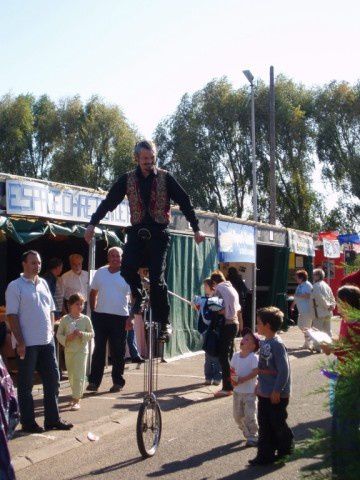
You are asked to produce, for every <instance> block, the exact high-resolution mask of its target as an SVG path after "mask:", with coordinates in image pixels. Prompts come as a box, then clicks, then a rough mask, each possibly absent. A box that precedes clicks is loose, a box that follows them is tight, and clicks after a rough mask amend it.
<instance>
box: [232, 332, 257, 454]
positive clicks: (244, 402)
mask: <svg viewBox="0 0 360 480" xmlns="http://www.w3.org/2000/svg"><path fill="white" fill-rule="evenodd" d="M241 335H242V340H241V342H240V352H236V353H234V355H233V357H232V359H231V362H230V367H231V383H232V385H233V387H234V390H233V395H234V397H233V412H234V420H235V422H236V423H237V424H238V425H239V428H240V429H241V430H242V431H243V433H244V437H245V438H246V446H247V447H254V446H256V445H257V437H258V428H259V427H258V423H257V420H256V403H257V402H256V395H255V387H256V376H257V367H258V361H259V357H258V356H257V355H256V354H255V352H257V351H258V350H259V338H258V337H257V335H255V334H254V333H252V331H251V329H250V328H244V330H243V331H242V333H241Z"/></svg>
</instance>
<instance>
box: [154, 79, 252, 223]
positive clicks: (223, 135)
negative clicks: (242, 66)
mask: <svg viewBox="0 0 360 480" xmlns="http://www.w3.org/2000/svg"><path fill="white" fill-rule="evenodd" d="M248 97H249V96H248V92H247V89H240V90H234V89H233V88H232V86H231V85H230V83H229V82H228V81H227V80H226V79H225V78H223V79H220V80H214V81H212V82H210V83H208V84H207V85H206V86H205V87H204V88H203V89H202V90H200V91H198V92H196V93H194V94H193V95H192V96H190V95H187V94H186V95H184V96H183V98H182V100H181V102H180V105H179V106H178V108H177V110H176V112H175V113H174V115H172V116H171V117H169V118H168V119H166V120H165V121H163V122H162V123H161V124H160V125H159V126H158V128H157V130H156V132H155V141H156V143H157V145H158V147H159V161H160V164H161V165H166V167H167V168H168V169H169V170H171V171H172V172H173V173H174V174H175V175H176V177H177V178H178V180H179V181H180V182H181V183H182V184H183V186H184V187H185V188H186V190H187V191H188V192H189V194H190V196H191V198H192V200H193V202H194V204H195V205H196V206H197V207H200V208H202V209H205V210H213V211H215V212H220V213H223V214H225V213H226V214H229V215H237V216H239V217H241V216H242V214H243V212H244V208H245V205H244V202H245V196H246V194H247V193H248V192H249V191H250V179H251V159H250V148H251V138H250V128H249V127H250V111H249V106H248Z"/></svg>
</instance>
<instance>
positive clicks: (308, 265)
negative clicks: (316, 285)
mask: <svg viewBox="0 0 360 480" xmlns="http://www.w3.org/2000/svg"><path fill="white" fill-rule="evenodd" d="M288 245H289V268H288V278H287V292H288V308H287V310H286V315H287V318H288V317H289V306H290V304H291V302H292V300H293V294H294V293H295V290H296V287H297V284H296V280H295V272H296V270H300V269H304V270H306V271H307V272H308V275H309V280H310V281H312V271H313V262H314V257H315V246H314V239H313V235H312V234H311V233H308V232H303V231H300V230H293V229H291V228H288Z"/></svg>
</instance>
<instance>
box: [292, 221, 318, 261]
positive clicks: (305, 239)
mask: <svg viewBox="0 0 360 480" xmlns="http://www.w3.org/2000/svg"><path fill="white" fill-rule="evenodd" d="M288 234H289V248H290V252H294V253H297V254H298V255H306V256H308V257H315V248H314V240H313V239H312V237H311V236H310V235H306V234H304V233H301V232H296V231H294V230H291V229H290V228H289V229H288Z"/></svg>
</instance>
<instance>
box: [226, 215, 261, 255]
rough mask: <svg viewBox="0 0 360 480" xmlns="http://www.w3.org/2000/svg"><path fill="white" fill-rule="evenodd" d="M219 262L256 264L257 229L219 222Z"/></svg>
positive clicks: (239, 224)
mask: <svg viewBox="0 0 360 480" xmlns="http://www.w3.org/2000/svg"><path fill="white" fill-rule="evenodd" d="M218 238H219V261H220V262H245V263H255V258H256V243H255V229H254V227H252V226H250V225H242V224H241V223H230V222H221V221H219V222H218Z"/></svg>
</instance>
